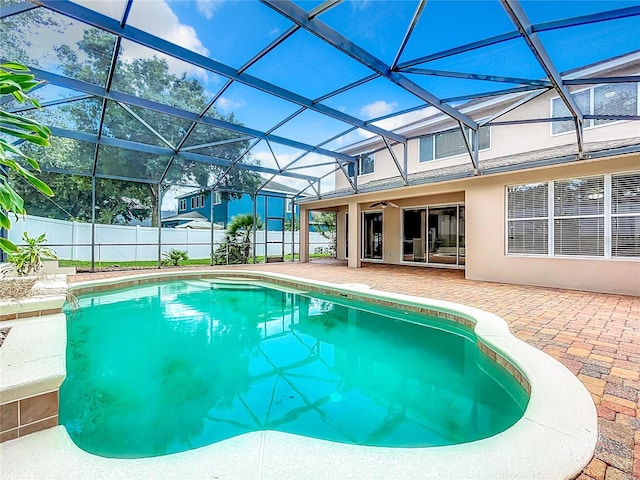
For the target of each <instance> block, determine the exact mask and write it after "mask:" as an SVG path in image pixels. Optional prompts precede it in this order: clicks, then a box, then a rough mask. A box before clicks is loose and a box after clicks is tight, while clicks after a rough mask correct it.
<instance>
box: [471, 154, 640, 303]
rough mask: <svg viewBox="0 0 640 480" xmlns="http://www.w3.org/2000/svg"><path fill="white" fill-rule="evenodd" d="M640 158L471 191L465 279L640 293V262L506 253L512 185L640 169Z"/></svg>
mask: <svg viewBox="0 0 640 480" xmlns="http://www.w3.org/2000/svg"><path fill="white" fill-rule="evenodd" d="M639 166H640V157H639V156H635V157H627V158H624V159H619V160H613V161H602V162H581V163H574V164H572V165H568V166H563V167H556V168H552V169H543V170H537V171H530V172H522V173H517V174H510V175H500V176H488V177H485V178H480V179H475V180H474V181H472V182H469V183H468V185H467V188H466V215H467V218H466V248H467V265H466V277H467V278H468V279H472V280H486V281H495V282H506V283H518V284H526V285H543V286H549V287H559V288H570V289H578V290H590V291H597V292H608V293H622V294H629V295H640V259H635V260H623V259H611V260H606V259H590V258H584V257H583V258H550V257H544V256H529V257H527V256H522V255H520V256H518V255H506V254H505V251H506V249H505V228H506V227H505V223H506V222H505V187H506V186H507V185H513V184H519V183H529V182H539V181H548V180H555V179H562V178H571V177H582V176H588V175H597V174H605V173H615V172H623V171H630V170H637V169H638V167H639Z"/></svg>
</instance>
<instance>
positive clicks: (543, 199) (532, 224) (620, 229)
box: [507, 172, 640, 258]
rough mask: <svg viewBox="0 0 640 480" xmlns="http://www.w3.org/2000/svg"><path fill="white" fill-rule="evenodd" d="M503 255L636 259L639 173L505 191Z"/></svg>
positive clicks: (639, 238)
mask: <svg viewBox="0 0 640 480" xmlns="http://www.w3.org/2000/svg"><path fill="white" fill-rule="evenodd" d="M507 253H509V254H529V255H551V256H586V257H604V258H616V257H640V172H635V173H625V174H615V175H603V176H597V177H587V178H574V179H569V180H556V181H551V182H545V183H534V184H528V185H514V186H509V187H507Z"/></svg>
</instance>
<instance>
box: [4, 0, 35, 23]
mask: <svg viewBox="0 0 640 480" xmlns="http://www.w3.org/2000/svg"><path fill="white" fill-rule="evenodd" d="M34 8H38V5H35V4H33V3H31V2H22V3H14V4H13V5H3V6H2V11H0V19H2V20H4V19H5V18H9V17H11V16H13V15H19V14H21V13H24V12H28V11H29V10H33V9H34Z"/></svg>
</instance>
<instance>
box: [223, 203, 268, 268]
mask: <svg viewBox="0 0 640 480" xmlns="http://www.w3.org/2000/svg"><path fill="white" fill-rule="evenodd" d="M256 199H257V195H256V194H255V193H254V194H252V195H251V209H252V213H253V224H252V225H251V230H253V235H252V237H253V248H252V249H251V250H252V251H253V263H254V265H255V263H256V244H257V243H258V229H257V225H256V224H257V222H256V218H257V216H258V209H257V206H256ZM265 228H266V226H265ZM266 235H267V232H266V230H265V238H266ZM266 253H267V252H265V256H264V260H265V262H266V261H267V255H266ZM228 259H229V257H228V256H227V261H228Z"/></svg>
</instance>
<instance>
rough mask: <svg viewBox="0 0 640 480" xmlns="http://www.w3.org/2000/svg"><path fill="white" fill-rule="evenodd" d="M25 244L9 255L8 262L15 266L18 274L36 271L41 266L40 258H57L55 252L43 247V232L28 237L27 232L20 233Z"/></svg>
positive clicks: (44, 239) (44, 240)
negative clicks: (37, 235) (36, 235)
mask: <svg viewBox="0 0 640 480" xmlns="http://www.w3.org/2000/svg"><path fill="white" fill-rule="evenodd" d="M22 240H23V241H24V243H25V245H24V246H20V247H18V248H17V251H16V252H13V253H11V254H10V255H9V262H10V263H13V264H14V265H15V266H16V271H17V272H18V275H29V274H31V273H38V272H39V271H40V269H41V268H42V260H43V259H45V258H51V259H57V258H58V256H57V255H56V252H54V251H53V250H51V249H50V248H49V247H45V246H44V243H45V242H46V241H47V239H46V238H45V234H44V233H43V234H42V235H40V236H39V237H33V238H32V237H29V235H27V232H24V233H23V234H22Z"/></svg>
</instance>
